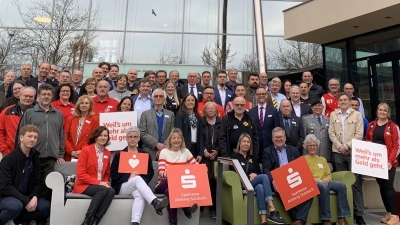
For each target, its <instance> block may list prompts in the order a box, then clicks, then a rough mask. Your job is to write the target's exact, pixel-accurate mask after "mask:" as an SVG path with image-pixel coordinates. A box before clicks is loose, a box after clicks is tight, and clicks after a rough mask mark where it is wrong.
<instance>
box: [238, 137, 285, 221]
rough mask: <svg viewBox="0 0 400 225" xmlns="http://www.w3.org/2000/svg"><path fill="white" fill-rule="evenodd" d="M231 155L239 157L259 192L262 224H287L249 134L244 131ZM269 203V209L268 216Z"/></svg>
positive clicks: (258, 200)
mask: <svg viewBox="0 0 400 225" xmlns="http://www.w3.org/2000/svg"><path fill="white" fill-rule="evenodd" d="M230 157H231V158H232V159H237V160H238V161H239V163H240V165H242V168H243V170H244V172H245V173H246V175H247V176H248V178H249V180H250V183H251V185H252V186H253V188H254V191H255V192H256V194H257V203H258V213H259V215H260V217H261V223H262V225H267V220H269V221H271V222H274V223H276V224H285V223H286V221H285V220H284V219H283V218H282V217H281V215H280V214H279V212H278V211H277V210H276V209H275V207H274V203H273V197H272V190H271V182H270V180H269V178H268V176H267V175H265V174H263V173H261V169H260V165H259V164H258V158H257V155H253V144H252V142H251V137H250V135H249V134H247V133H243V134H242V135H240V137H239V141H238V144H237V147H236V149H235V152H234V153H233V154H232V155H231V156H230ZM230 170H233V171H235V169H234V168H233V167H232V166H230ZM267 203H268V211H269V215H268V217H267Z"/></svg>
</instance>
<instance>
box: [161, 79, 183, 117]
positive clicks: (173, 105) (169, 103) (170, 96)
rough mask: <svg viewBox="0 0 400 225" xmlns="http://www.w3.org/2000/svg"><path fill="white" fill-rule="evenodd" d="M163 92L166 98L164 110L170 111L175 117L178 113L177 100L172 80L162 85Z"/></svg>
mask: <svg viewBox="0 0 400 225" xmlns="http://www.w3.org/2000/svg"><path fill="white" fill-rule="evenodd" d="M164 91H165V92H166V93H167V98H166V99H165V104H164V109H168V110H170V111H172V112H173V113H174V114H175V115H176V113H177V112H178V111H179V107H180V105H179V102H180V101H179V98H178V94H177V93H176V86H175V83H174V82H173V81H172V80H169V81H167V82H166V83H165V84H164Z"/></svg>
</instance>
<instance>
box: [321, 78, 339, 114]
mask: <svg viewBox="0 0 400 225" xmlns="http://www.w3.org/2000/svg"><path fill="white" fill-rule="evenodd" d="M328 88H329V93H326V94H324V95H323V96H322V98H321V101H322V105H323V106H324V110H323V111H322V114H324V115H325V116H327V117H330V115H331V112H333V111H335V110H336V109H337V108H339V105H338V95H339V93H340V92H339V89H340V83H339V80H338V79H336V78H332V79H330V80H329V83H328Z"/></svg>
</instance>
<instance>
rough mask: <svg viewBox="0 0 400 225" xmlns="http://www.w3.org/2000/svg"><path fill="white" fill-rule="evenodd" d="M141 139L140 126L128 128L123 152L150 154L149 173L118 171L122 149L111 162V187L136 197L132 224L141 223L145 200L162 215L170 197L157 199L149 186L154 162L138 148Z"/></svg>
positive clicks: (137, 224)
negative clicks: (126, 143)
mask: <svg viewBox="0 0 400 225" xmlns="http://www.w3.org/2000/svg"><path fill="white" fill-rule="evenodd" d="M139 140H140V130H139V128H137V127H129V128H128V129H126V141H127V142H128V147H126V148H124V149H123V150H122V152H136V153H146V154H148V155H149V162H148V168H147V175H140V174H139V173H137V172H132V173H131V174H127V173H118V167H119V160H120V153H121V151H118V152H117V153H116V154H115V156H114V158H113V161H112V164H111V187H112V188H114V189H115V193H116V194H120V195H132V196H133V198H134V199H135V201H133V205H132V220H131V222H132V225H139V223H140V219H141V218H142V214H143V210H144V207H145V203H144V200H146V201H147V202H148V203H149V204H151V205H152V206H153V207H154V209H155V210H156V213H157V214H158V215H162V214H163V213H162V210H163V208H165V207H167V205H168V197H165V198H164V199H163V200H162V201H159V200H157V197H156V196H155V195H154V194H153V192H152V191H151V189H150V188H149V186H147V184H148V183H149V182H150V181H151V179H153V176H154V169H153V163H152V160H151V157H150V154H149V153H148V152H145V151H143V150H141V149H138V148H137V144H138V142H139Z"/></svg>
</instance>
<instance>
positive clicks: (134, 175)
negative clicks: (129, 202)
mask: <svg viewBox="0 0 400 225" xmlns="http://www.w3.org/2000/svg"><path fill="white" fill-rule="evenodd" d="M139 175H140V174H139V173H138V172H136V171H134V172H132V173H131V175H130V176H129V179H130V178H132V177H136V176H139Z"/></svg>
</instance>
